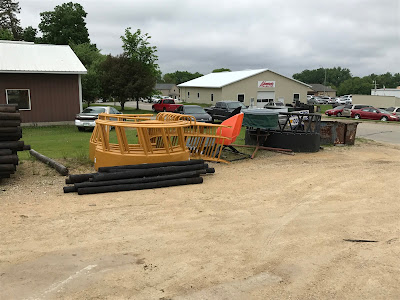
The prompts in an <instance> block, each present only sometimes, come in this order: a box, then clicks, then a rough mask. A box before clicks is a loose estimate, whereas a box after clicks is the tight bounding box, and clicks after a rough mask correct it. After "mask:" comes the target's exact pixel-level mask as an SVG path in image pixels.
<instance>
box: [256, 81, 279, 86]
mask: <svg viewBox="0 0 400 300" xmlns="http://www.w3.org/2000/svg"><path fill="white" fill-rule="evenodd" d="M258 87H259V88H274V87H275V81H264V80H263V81H259V82H258Z"/></svg>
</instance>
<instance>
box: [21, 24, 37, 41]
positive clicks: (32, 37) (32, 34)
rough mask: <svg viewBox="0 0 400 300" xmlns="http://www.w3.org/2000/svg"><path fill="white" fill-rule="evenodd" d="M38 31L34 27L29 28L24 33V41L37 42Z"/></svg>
mask: <svg viewBox="0 0 400 300" xmlns="http://www.w3.org/2000/svg"><path fill="white" fill-rule="evenodd" d="M36 34H37V29H35V28H33V27H32V26H28V27H26V28H25V29H24V31H23V32H22V39H23V40H24V41H25V42H35V41H36Z"/></svg>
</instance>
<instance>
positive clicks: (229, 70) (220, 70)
mask: <svg viewBox="0 0 400 300" xmlns="http://www.w3.org/2000/svg"><path fill="white" fill-rule="evenodd" d="M220 72H232V71H231V69H226V68H220V69H214V70H213V71H212V73H220Z"/></svg>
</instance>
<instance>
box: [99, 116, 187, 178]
mask: <svg viewBox="0 0 400 300" xmlns="http://www.w3.org/2000/svg"><path fill="white" fill-rule="evenodd" d="M110 126H111V127H114V128H115V131H116V135H117V141H118V142H117V143H110V141H109V130H108V127H110ZM187 126H189V124H188V122H185V121H177V122H168V123H164V122H160V121H142V122H126V121H109V120H101V119H99V120H97V121H96V127H97V128H98V129H97V131H98V133H97V134H98V136H99V139H98V140H97V143H96V147H95V151H94V163H95V164H94V166H95V169H96V170H97V169H98V168H99V167H107V166H120V165H130V164H142V163H158V162H170V161H182V160H189V155H190V152H189V150H188V148H187V147H186V144H185V136H184V128H185V127H187ZM127 130H136V133H137V138H138V142H137V143H136V144H133V143H129V139H128V138H127V135H126V131H127ZM152 131H153V132H157V135H156V136H152V135H150V134H149V132H152Z"/></svg>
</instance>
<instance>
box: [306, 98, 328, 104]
mask: <svg viewBox="0 0 400 300" xmlns="http://www.w3.org/2000/svg"><path fill="white" fill-rule="evenodd" d="M307 104H309V105H320V104H328V101H327V100H326V99H322V98H321V97H313V98H311V99H309V100H307Z"/></svg>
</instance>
